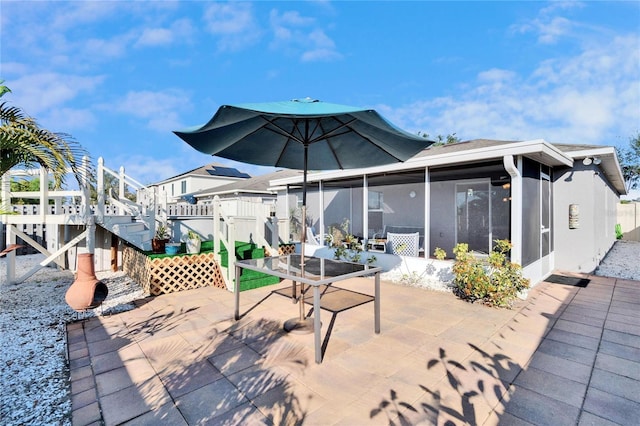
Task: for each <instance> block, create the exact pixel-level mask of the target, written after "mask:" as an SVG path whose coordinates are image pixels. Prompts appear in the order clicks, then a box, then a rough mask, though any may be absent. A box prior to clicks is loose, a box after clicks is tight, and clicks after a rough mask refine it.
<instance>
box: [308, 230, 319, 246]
mask: <svg viewBox="0 0 640 426" xmlns="http://www.w3.org/2000/svg"><path fill="white" fill-rule="evenodd" d="M307 243H308V244H315V245H318V246H321V245H322V242H321V241H320V236H318V235H316V234H315V233H314V232H313V229H312V228H311V227H310V226H307Z"/></svg>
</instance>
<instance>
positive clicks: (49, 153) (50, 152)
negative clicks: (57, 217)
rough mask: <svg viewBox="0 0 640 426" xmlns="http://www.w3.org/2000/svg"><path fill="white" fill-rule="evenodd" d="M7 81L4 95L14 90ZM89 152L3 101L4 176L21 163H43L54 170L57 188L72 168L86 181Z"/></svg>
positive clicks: (0, 149) (0, 152)
mask: <svg viewBox="0 0 640 426" xmlns="http://www.w3.org/2000/svg"><path fill="white" fill-rule="evenodd" d="M3 82H4V80H0V97H2V96H3V95H4V94H5V93H7V92H10V91H11V90H9V88H8V87H6V86H4V85H2V83H3ZM85 155H86V156H88V152H87V151H86V150H85V149H84V148H83V147H82V146H81V145H80V144H79V143H78V142H76V141H75V140H73V138H71V136H70V135H67V134H66V133H54V132H51V131H49V130H46V129H43V128H41V127H40V126H39V125H38V123H37V122H36V121H35V119H33V118H31V117H29V116H27V115H26V114H25V113H24V112H23V111H22V110H21V109H20V108H19V107H15V106H10V105H8V103H7V102H3V103H1V104H0V176H2V175H4V174H5V173H7V172H8V171H9V170H10V169H11V168H13V167H15V166H17V165H22V166H24V167H26V168H30V167H34V166H35V165H39V166H43V167H45V168H46V169H47V170H49V171H50V172H51V173H52V174H53V189H61V188H62V186H63V184H64V182H65V175H66V174H67V170H68V169H70V170H71V172H72V173H73V175H74V176H75V178H76V180H77V181H78V183H82V174H83V173H82V172H83V167H84V165H83V161H82V158H83V157H84V156H85ZM89 175H91V173H89Z"/></svg>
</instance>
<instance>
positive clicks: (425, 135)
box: [418, 132, 461, 146]
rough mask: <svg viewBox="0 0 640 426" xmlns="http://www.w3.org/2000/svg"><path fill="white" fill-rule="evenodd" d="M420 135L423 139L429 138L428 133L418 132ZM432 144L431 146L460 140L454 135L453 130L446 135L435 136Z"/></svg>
mask: <svg viewBox="0 0 640 426" xmlns="http://www.w3.org/2000/svg"><path fill="white" fill-rule="evenodd" d="M418 134H419V135H420V136H422V137H423V138H425V139H431V138H430V136H429V133H423V132H418ZM434 142H435V143H434V144H433V145H431V146H441V145H449V144H452V143H458V142H461V140H460V138H459V137H457V136H456V134H455V132H454V133H450V134H448V135H447V136H442V135H438V136H436V137H435V140H434Z"/></svg>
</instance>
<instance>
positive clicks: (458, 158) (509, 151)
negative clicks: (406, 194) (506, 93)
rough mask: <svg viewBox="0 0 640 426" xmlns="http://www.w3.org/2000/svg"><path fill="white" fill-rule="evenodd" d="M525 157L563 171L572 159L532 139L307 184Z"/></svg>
mask: <svg viewBox="0 0 640 426" xmlns="http://www.w3.org/2000/svg"><path fill="white" fill-rule="evenodd" d="M527 154H540V156H544V157H545V159H548V160H553V161H552V162H553V163H554V164H551V165H556V166H559V165H564V166H567V167H572V166H573V158H572V157H571V156H570V155H568V153H565V152H563V151H561V150H560V149H559V148H557V147H555V146H553V145H552V144H551V143H549V142H547V141H545V140H544V139H534V140H530V141H523V142H510V143H505V144H500V145H494V146H489V147H482V148H474V149H469V150H465V151H456V152H447V153H442V154H438V155H429V156H422V157H412V158H410V159H408V160H407V161H405V162H404V163H392V164H386V165H384V166H376V167H367V168H361V169H349V170H331V171H326V172H313V173H310V174H309V175H308V177H307V181H309V182H314V181H319V180H329V179H336V178H344V177H350V176H359V175H363V174H365V175H370V174H378V173H385V172H390V171H402V170H410V169H416V168H420V167H434V166H443V165H450V164H464V163H471V162H478V161H482V160H489V159H497V158H503V157H505V156H507V155H514V156H516V155H527ZM538 161H540V158H538ZM300 182H302V178H301V177H300V176H293V177H289V178H282V179H274V180H272V181H270V182H269V183H270V186H271V187H276V186H283V185H284V186H286V185H288V184H295V183H300Z"/></svg>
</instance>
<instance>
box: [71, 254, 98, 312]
mask: <svg viewBox="0 0 640 426" xmlns="http://www.w3.org/2000/svg"><path fill="white" fill-rule="evenodd" d="M94 271H95V270H94V266H93V253H81V254H79V255H78V274H77V276H76V280H75V281H74V282H73V284H71V287H69V289H68V290H67V293H66V295H65V297H64V299H65V300H66V301H67V304H68V305H69V306H71V307H72V308H73V309H74V310H76V311H78V312H82V311H85V310H87V309H95V308H97V307H98V306H100V305H101V304H102V302H104V300H105V299H106V298H107V295H108V294H109V288H108V287H107V285H106V284H105V283H103V282H102V281H100V280H99V279H98V278H96V274H95V272H94Z"/></svg>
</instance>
